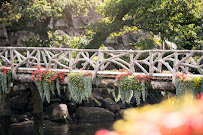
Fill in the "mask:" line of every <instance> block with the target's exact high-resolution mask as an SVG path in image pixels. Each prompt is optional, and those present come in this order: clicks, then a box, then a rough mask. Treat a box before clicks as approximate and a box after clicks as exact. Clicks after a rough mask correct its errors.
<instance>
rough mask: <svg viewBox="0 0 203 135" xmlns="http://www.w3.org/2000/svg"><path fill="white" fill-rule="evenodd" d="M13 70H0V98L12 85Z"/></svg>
mask: <svg viewBox="0 0 203 135" xmlns="http://www.w3.org/2000/svg"><path fill="white" fill-rule="evenodd" d="M11 75H12V72H11V71H9V70H6V69H4V68H2V69H1V72H0V100H1V96H2V94H3V93H5V92H7V91H8V90H9V88H10V87H11V86H12V82H11Z"/></svg>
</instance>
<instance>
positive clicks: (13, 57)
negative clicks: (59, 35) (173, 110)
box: [0, 47, 203, 78]
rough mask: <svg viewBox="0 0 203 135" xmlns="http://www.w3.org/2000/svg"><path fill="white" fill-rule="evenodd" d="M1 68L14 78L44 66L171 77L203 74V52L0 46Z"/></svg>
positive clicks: (67, 69)
mask: <svg viewBox="0 0 203 135" xmlns="http://www.w3.org/2000/svg"><path fill="white" fill-rule="evenodd" d="M0 66H5V67H6V68H9V69H11V70H12V72H13V77H14V78H16V77H17V71H21V70H23V71H33V70H36V69H40V67H41V66H43V67H44V68H45V69H52V70H55V71H63V72H76V71H77V68H80V69H81V70H92V71H93V73H94V74H93V75H94V77H95V76H96V75H97V74H98V73H99V72H101V71H105V70H113V69H114V68H117V69H121V68H123V69H125V70H126V71H128V72H130V73H136V72H140V73H145V74H148V75H151V76H153V75H154V74H156V73H162V72H163V70H168V71H170V73H171V74H172V76H174V75H175V74H176V73H177V72H178V71H182V72H184V73H188V72H191V71H195V72H196V73H197V74H199V75H203V50H100V49H99V50H96V49H70V48H38V47H0ZM112 73H113V72H112ZM94 77H93V78H94Z"/></svg>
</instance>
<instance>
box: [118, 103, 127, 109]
mask: <svg viewBox="0 0 203 135" xmlns="http://www.w3.org/2000/svg"><path fill="white" fill-rule="evenodd" d="M117 104H118V106H119V107H120V109H126V106H125V104H123V103H121V102H119V103H117Z"/></svg>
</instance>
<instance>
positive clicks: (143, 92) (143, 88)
mask: <svg viewBox="0 0 203 135" xmlns="http://www.w3.org/2000/svg"><path fill="white" fill-rule="evenodd" d="M147 96H148V90H147V86H146V82H145V80H142V99H143V101H144V102H145V101H146V98H147Z"/></svg>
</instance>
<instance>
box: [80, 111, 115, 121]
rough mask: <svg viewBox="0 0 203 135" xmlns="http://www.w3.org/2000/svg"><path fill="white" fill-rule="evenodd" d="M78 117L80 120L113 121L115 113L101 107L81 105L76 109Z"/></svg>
mask: <svg viewBox="0 0 203 135" xmlns="http://www.w3.org/2000/svg"><path fill="white" fill-rule="evenodd" d="M76 119H77V120H78V121H80V122H96V121H100V122H101V121H102V122H104V121H113V120H114V114H113V113H112V112H110V111H109V110H107V109H104V108H100V107H79V108H77V110H76Z"/></svg>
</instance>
